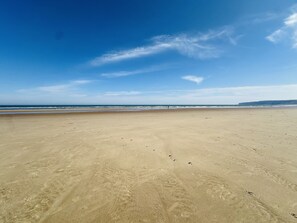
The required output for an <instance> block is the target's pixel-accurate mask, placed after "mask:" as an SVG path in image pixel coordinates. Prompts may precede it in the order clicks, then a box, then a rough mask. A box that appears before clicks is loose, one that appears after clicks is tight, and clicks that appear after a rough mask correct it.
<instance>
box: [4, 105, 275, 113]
mask: <svg viewBox="0 0 297 223" xmlns="http://www.w3.org/2000/svg"><path fill="white" fill-rule="evenodd" d="M250 107H279V106H242V105H0V115H4V114H47V113H76V112H77V113H81V112H122V111H127V112H129V111H148V110H174V109H220V108H250Z"/></svg>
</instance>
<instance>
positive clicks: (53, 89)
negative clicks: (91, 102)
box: [18, 80, 93, 94]
mask: <svg viewBox="0 0 297 223" xmlns="http://www.w3.org/2000/svg"><path fill="white" fill-rule="evenodd" d="M91 82H93V80H74V81H70V82H68V83H65V84H57V85H46V86H40V87H36V88H30V89H20V90H18V92H19V93H26V92H31V93H33V92H35V93H36V91H40V92H46V93H51V94H56V93H61V92H66V91H70V90H74V89H75V88H77V87H78V86H80V85H85V84H89V83H91Z"/></svg>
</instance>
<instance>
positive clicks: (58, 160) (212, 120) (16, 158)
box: [0, 108, 297, 223]
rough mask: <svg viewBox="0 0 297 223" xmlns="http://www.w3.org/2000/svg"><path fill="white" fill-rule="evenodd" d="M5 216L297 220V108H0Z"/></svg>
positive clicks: (0, 208)
mask: <svg viewBox="0 0 297 223" xmlns="http://www.w3.org/2000/svg"><path fill="white" fill-rule="evenodd" d="M0 222H1V223H2V222H55V223H58V222H154V223H155V222H160V223H161V222H195V223H199V222H218V223H230V222H236V223H238V222H251V223H255V222H257V223H259V222H269V223H270V222H292V223H293V222H297V109H296V108H283V109H282V108H278V109H210V110H207V109H205V110H203V109H202V110H188V111H187V110H183V111H154V112H118V113H85V114H46V115H45V114H43V115H1V116H0Z"/></svg>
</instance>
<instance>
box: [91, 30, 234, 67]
mask: <svg viewBox="0 0 297 223" xmlns="http://www.w3.org/2000/svg"><path fill="white" fill-rule="evenodd" d="M232 35H233V30H232V28H230V27H227V28H223V29H221V30H216V31H209V32H207V33H200V34H197V35H186V34H180V35H161V36H155V37H153V38H151V44H149V45H146V46H141V47H136V48H132V49H127V50H121V51H114V52H110V53H106V54H103V55H101V56H99V57H96V58H95V59H93V60H91V61H90V62H89V63H90V65H91V66H100V65H103V64H107V63H112V62H118V61H123V60H128V59H134V58H140V57H145V56H149V55H154V54H158V53H161V52H165V51H168V50H174V51H177V52H178V53H180V54H181V55H184V56H188V57H191V58H196V59H207V58H216V57H219V56H220V54H221V53H222V50H220V49H219V47H218V46H217V45H216V44H215V41H219V40H225V41H228V42H229V43H231V44H236V39H235V38H233V37H232Z"/></svg>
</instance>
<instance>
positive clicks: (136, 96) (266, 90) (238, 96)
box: [0, 84, 297, 104]
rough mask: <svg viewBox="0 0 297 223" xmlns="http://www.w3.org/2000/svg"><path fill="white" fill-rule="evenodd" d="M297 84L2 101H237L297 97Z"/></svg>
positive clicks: (26, 95) (0, 99)
mask: <svg viewBox="0 0 297 223" xmlns="http://www.w3.org/2000/svg"><path fill="white" fill-rule="evenodd" d="M296 95H297V84H290V85H270V86H269V85H268V86H240V87H222V88H201V89H193V90H165V91H164V90H160V91H136V90H132V91H114V92H97V93H92V94H90V93H87V92H69V91H64V92H60V93H59V97H53V95H52V94H50V93H47V92H42V91H39V93H38V94H36V92H34V93H32V94H31V93H30V92H29V91H28V92H22V93H21V94H20V93H15V94H9V95H8V94H6V95H5V94H0V103H1V104H236V103H239V102H245V101H257V100H285V99H296Z"/></svg>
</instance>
